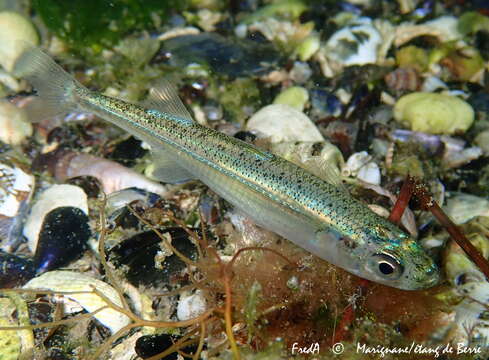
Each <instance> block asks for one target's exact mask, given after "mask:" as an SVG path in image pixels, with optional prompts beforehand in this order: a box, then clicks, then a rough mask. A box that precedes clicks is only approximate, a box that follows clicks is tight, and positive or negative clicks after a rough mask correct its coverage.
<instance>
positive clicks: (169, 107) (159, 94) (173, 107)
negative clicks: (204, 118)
mask: <svg viewBox="0 0 489 360" xmlns="http://www.w3.org/2000/svg"><path fill="white" fill-rule="evenodd" d="M141 105H142V106H143V107H144V108H146V109H148V110H156V111H158V112H161V113H167V114H171V115H173V116H176V117H179V118H182V119H185V120H188V121H193V119H192V115H190V113H189V112H188V110H187V108H186V107H185V105H184V104H183V102H182V100H180V97H179V96H178V91H177V88H176V87H175V85H174V84H173V83H172V82H171V81H170V80H168V79H163V80H160V81H159V82H158V84H157V85H155V86H153V87H152V88H151V89H150V90H149V95H148V98H147V99H146V101H144V102H143V103H142V104H141Z"/></svg>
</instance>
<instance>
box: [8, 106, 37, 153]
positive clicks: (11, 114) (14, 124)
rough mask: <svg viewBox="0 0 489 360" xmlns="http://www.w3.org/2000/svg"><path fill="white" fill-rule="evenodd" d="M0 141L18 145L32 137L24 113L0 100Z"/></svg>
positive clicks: (30, 127)
mask: <svg viewBox="0 0 489 360" xmlns="http://www.w3.org/2000/svg"><path fill="white" fill-rule="evenodd" d="M0 129H2V131H0V141H2V142H4V143H6V144H10V145H19V144H20V143H22V142H23V141H24V140H25V139H26V138H27V137H29V136H31V135H32V125H31V124H30V123H29V122H28V120H27V114H26V112H25V111H24V110H23V109H21V108H18V107H17V106H15V105H12V104H11V103H9V102H8V101H6V100H0Z"/></svg>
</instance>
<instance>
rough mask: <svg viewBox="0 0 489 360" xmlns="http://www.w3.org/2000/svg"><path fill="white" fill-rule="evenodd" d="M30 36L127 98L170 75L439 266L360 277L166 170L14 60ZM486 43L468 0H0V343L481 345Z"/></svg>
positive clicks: (88, 352)
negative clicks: (166, 177)
mask: <svg viewBox="0 0 489 360" xmlns="http://www.w3.org/2000/svg"><path fill="white" fill-rule="evenodd" d="M29 44H30V45H34V46H39V47H40V48H41V49H42V50H43V51H44V52H45V53H47V54H49V55H50V56H52V57H53V58H54V59H55V60H56V62H57V63H58V64H60V65H61V66H62V67H63V68H64V69H65V70H66V71H67V72H68V73H69V74H70V75H73V76H74V77H75V79H76V80H77V81H78V82H79V83H80V84H82V85H83V86H85V87H87V88H88V89H90V90H96V91H98V92H100V93H102V94H103V95H106V96H110V97H114V98H117V99H121V100H123V101H125V102H126V103H130V104H142V105H143V106H145V104H148V101H147V100H146V98H148V96H149V97H151V94H152V93H153V91H154V90H152V89H154V88H158V87H160V86H161V84H162V83H164V82H165V81H167V80H168V79H170V81H171V82H172V83H173V84H174V86H175V88H176V91H177V92H178V95H179V97H180V98H181V99H182V102H183V103H184V104H185V107H186V109H187V110H188V111H189V112H190V113H191V115H192V118H193V119H194V120H195V121H196V122H197V123H198V124H200V125H202V126H204V127H206V128H210V129H213V130H217V131H219V132H221V133H224V134H226V135H228V136H230V137H233V138H236V139H240V140H243V141H245V142H247V143H249V144H252V145H253V146H256V147H257V148H252V147H250V148H251V149H258V150H256V151H257V152H256V153H257V154H262V153H266V152H267V151H269V152H271V153H273V154H275V155H278V156H281V157H282V158H284V159H286V160H288V161H290V162H292V163H294V164H296V165H298V166H300V167H302V168H304V169H306V170H307V171H308V172H310V173H312V174H314V175H315V176H316V177H318V178H320V179H322V180H324V181H326V182H328V183H334V184H336V185H335V186H337V188H338V191H341V192H344V193H346V194H348V196H352V197H353V198H355V199H357V200H358V201H360V202H361V203H363V204H364V205H365V206H368V208H369V209H370V210H371V211H373V212H375V213H376V214H377V215H378V216H381V217H383V218H385V219H387V220H388V221H390V222H392V223H393V224H395V228H396V229H397V228H400V229H401V230H402V231H403V232H404V233H406V234H408V235H409V237H410V239H414V240H413V241H414V242H415V244H416V246H419V248H421V249H422V251H423V254H426V256H427V257H428V258H429V259H430V261H432V262H433V263H434V264H435V265H436V267H437V268H438V269H439V271H440V279H439V282H438V283H437V284H435V285H434V286H431V287H429V288H426V289H420V290H401V289H396V288H394V287H390V286H386V285H383V284H381V283H379V282H376V281H369V280H365V279H363V278H361V277H358V276H356V275H354V274H352V273H350V272H347V271H346V270H344V269H343V268H341V267H337V266H335V265H332V264H330V263H329V262H327V261H324V260H322V259H321V258H319V257H317V256H315V255H313V254H312V253H310V252H308V251H307V250H305V249H303V248H301V247H298V246H297V245H295V244H294V243H292V242H290V241H288V240H287V239H286V238H283V237H280V236H279V235H277V234H276V233H274V232H271V231H268V230H266V226H265V227H260V226H259V225H257V224H256V223H255V222H254V221H252V220H251V218H249V217H248V216H245V215H244V214H243V213H242V212H240V211H239V210H238V209H236V208H235V207H234V206H233V205H231V204H230V203H229V202H227V201H226V200H225V199H224V198H222V197H221V196H219V195H218V194H219V193H220V192H219V190H220V189H217V191H212V190H210V189H209V188H208V187H207V186H206V185H204V184H203V183H202V182H200V181H197V180H190V181H185V182H180V183H177V184H175V183H172V182H170V181H168V182H166V181H161V177H160V176H159V168H158V160H160V159H158V156H154V151H153V150H154V149H152V148H151V144H148V143H147V142H145V141H141V140H140V139H138V138H137V137H134V136H132V135H131V133H128V132H126V131H124V130H122V129H120V128H118V127H116V126H113V125H111V124H109V123H107V122H105V121H104V120H103V118H101V117H99V116H97V115H94V114H92V113H85V112H80V111H74V110H69V111H66V113H63V114H59V113H58V112H57V111H53V106H49V105H50V104H49V103H45V102H44V103H43V102H42V101H40V100H39V95H40V92H38V90H39V89H36V88H35V87H32V86H31V84H29V83H28V82H27V81H26V80H25V79H23V78H22V77H20V76H17V74H16V73H15V72H14V71H13V70H14V67H15V63H16V60H17V59H18V58H19V56H21V54H22V53H23V51H24V50H25V48H27V47H28V46H29ZM488 60H489V7H488V6H487V4H485V2H483V1H464V0H460V1H449V0H426V1H425V0H409V1H408V0H397V1H394V0H393V1H382V2H378V1H370V0H361V1H358V0H355V1H353V0H352V1H316V0H230V1H226V2H224V1H218V0H186V1H173V0H170V1H156V0H155V1H153V0H150V1H142V0H121V1H81V0H76V1H58V0H42V1H41V0H22V1H9V0H4V1H1V0H0V96H1V97H2V99H0V359H7V360H11V359H12V360H13V359H128V360H129V359H133V360H134V359H184V358H190V359H291V358H297V359H302V358H309V359H312V358H314V359H367V358H368V359H370V358H372V359H381V358H382V359H416V360H419V359H435V358H437V359H454V360H455V359H457V360H458V359H486V358H488V356H489V340H488V339H489V330H488V329H489V317H488V312H487V311H488V306H489V283H488V278H489V267H488V261H487V260H488V259H489V118H488V116H487V114H488V111H489V106H488V104H489V95H488V91H489V85H488V83H487V81H488V75H487V71H488V70H489V69H488ZM165 79H166V80H165ZM51 80H52V81H53V82H54V81H56V79H55V78H54V77H52V79H51ZM243 146H246V145H243ZM216 151H222V150H219V149H217V150H216ZM155 158H156V159H155ZM170 175H171V174H170ZM173 175H174V176H177V175H181V174H173ZM336 205H337V206H338V208H341V207H342V206H343V204H336ZM346 216H347V217H349V218H353V220H355V219H354V218H355V214H347V215H346ZM263 222H264V223H266V219H264V220H263ZM393 226H394V225H393ZM338 240H339V241H343V242H345V243H346V244H347V245H349V246H350V247H351V250H352V251H353V249H354V247H355V246H358V244H356V243H355V242H354V241H351V239H350V241H349V239H348V237H347V236H346V237H340V238H339V239H338ZM340 260H341V259H340ZM401 265H402V264H401ZM381 269H384V270H385V271H386V273H389V271H390V269H391V267H390V266H389V262H388V261H386V262H384V263H383V265H382V267H381Z"/></svg>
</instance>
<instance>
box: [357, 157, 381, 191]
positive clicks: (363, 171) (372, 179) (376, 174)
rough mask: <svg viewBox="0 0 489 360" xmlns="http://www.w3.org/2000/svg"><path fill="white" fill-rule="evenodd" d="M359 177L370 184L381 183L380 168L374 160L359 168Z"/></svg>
mask: <svg viewBox="0 0 489 360" xmlns="http://www.w3.org/2000/svg"><path fill="white" fill-rule="evenodd" d="M357 178H358V179H360V180H363V181H365V182H367V183H370V184H375V185H380V169H379V166H378V165H377V164H376V163H374V162H373V161H371V162H369V163H367V164H366V165H365V166H362V167H361V168H360V170H358V175H357Z"/></svg>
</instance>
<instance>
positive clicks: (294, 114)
mask: <svg viewBox="0 0 489 360" xmlns="http://www.w3.org/2000/svg"><path fill="white" fill-rule="evenodd" d="M246 130H248V131H252V132H253V131H256V132H257V133H259V134H261V135H264V136H265V137H270V141H271V142H272V143H278V142H283V141H312V142H315V141H324V138H323V136H322V135H321V133H320V132H319V130H318V129H317V128H316V126H315V125H314V123H313V122H312V121H311V120H310V119H309V118H308V117H307V116H306V115H304V114H303V113H302V112H300V111H299V110H297V109H294V108H293V107H291V106H288V105H283V104H273V105H268V106H265V107H264V108H262V109H260V110H259V111H258V112H257V113H255V114H254V115H253V116H252V117H251V118H250V119H249V120H248V123H247V125H246Z"/></svg>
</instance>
